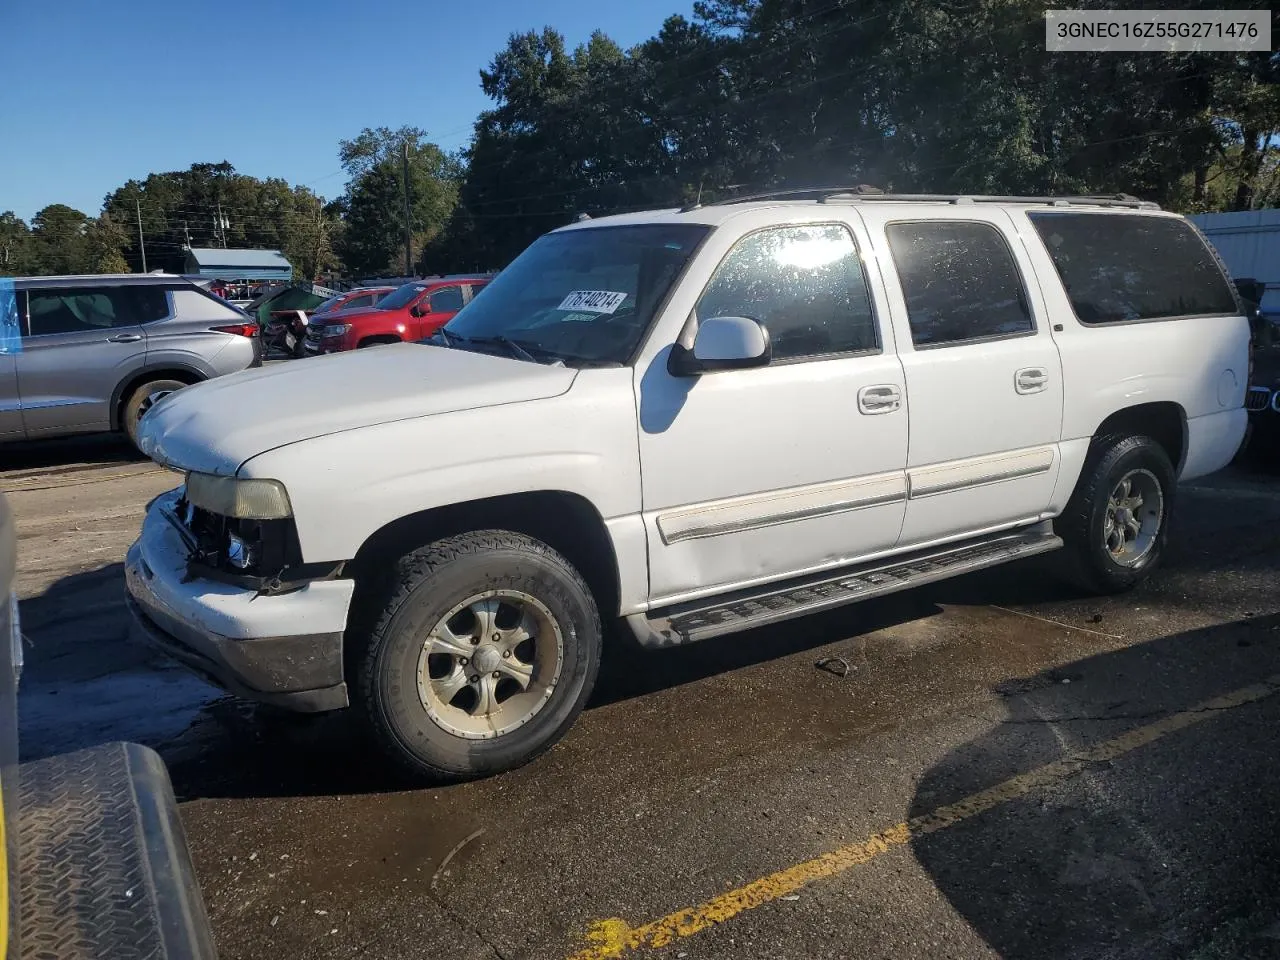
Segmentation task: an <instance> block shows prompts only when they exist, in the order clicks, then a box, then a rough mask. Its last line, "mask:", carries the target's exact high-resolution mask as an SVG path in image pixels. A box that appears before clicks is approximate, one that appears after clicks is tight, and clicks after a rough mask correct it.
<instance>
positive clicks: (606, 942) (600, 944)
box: [569, 674, 1280, 960]
mask: <svg viewBox="0 0 1280 960" xmlns="http://www.w3.org/2000/svg"><path fill="white" fill-rule="evenodd" d="M1277 691H1280V674H1276V675H1274V676H1271V677H1268V678H1267V679H1265V680H1263V681H1262V682H1260V683H1256V684H1253V685H1251V686H1248V687H1244V688H1242V689H1240V690H1236V691H1234V692H1233V693H1228V694H1225V695H1224V696H1221V697H1215V698H1214V699H1212V700H1206V701H1205V702H1204V703H1201V704H1198V705H1197V706H1194V707H1191V708H1190V709H1187V710H1183V711H1182V712H1181V713H1175V714H1172V715H1170V716H1168V717H1165V718H1164V719H1162V720H1157V721H1156V722H1155V723H1150V724H1147V725H1146V726H1143V727H1137V728H1135V729H1133V730H1130V731H1129V732H1128V733H1124V734H1121V735H1120V736H1118V737H1116V738H1115V739H1113V740H1105V741H1103V742H1102V743H1098V744H1095V745H1094V746H1092V747H1088V748H1087V749H1084V750H1080V751H1078V752H1076V753H1073V754H1071V755H1069V756H1066V757H1063V758H1062V759H1061V760H1055V761H1054V762H1052V763H1047V764H1045V765H1044V766H1042V767H1037V768H1036V769H1034V770H1028V771H1027V772H1026V773H1021V774H1018V775H1017V776H1016V777H1011V778H1009V779H1008V780H1005V781H1004V782H1003V783H998V784H996V785H995V786H994V787H990V788H989V789H987V790H982V791H979V792H978V793H974V794H970V795H969V796H967V797H965V798H964V799H962V800H959V801H957V802H956V803H952V804H948V805H946V806H944V807H939V808H938V809H937V810H934V811H933V812H932V813H927V814H924V815H923V816H919V817H913V818H912V819H911V820H908V821H906V822H905V823H898V824H895V825H894V826H892V827H890V828H889V829H887V830H882V831H881V832H879V833H876V834H872V835H871V836H870V837H867V838H866V839H864V840H860V841H858V842H857V843H851V844H849V845H847V846H843V847H840V848H839V849H837V850H832V851H831V852H830V853H824V854H823V855H822V856H820V857H815V858H814V859H812V860H806V861H804V862H803V863H797V864H795V865H794V866H791V867H786V868H785V869H782V870H778V871H777V872H775V873H771V874H768V875H767V876H763V877H760V878H759V879H758V880H753V881H752V882H751V883H748V884H746V885H745V886H742V887H738V888H737V889H736V890H730V891H728V892H727V893H722V894H719V895H718V896H715V897H712V898H711V899H710V900H708V901H706V902H705V903H701V904H699V905H697V906H694V907H686V908H685V909H683V910H677V911H676V912H675V913H670V914H667V916H665V917H661V918H659V919H657V920H652V921H650V922H649V923H646V924H643V925H642V926H639V927H633V926H631V925H630V924H629V923H627V921H626V920H622V919H619V918H617V917H614V918H610V919H608V920H598V921H596V922H595V923H593V924H592V925H591V927H590V929H589V930H588V931H587V934H586V938H585V939H586V941H587V944H588V945H587V946H586V947H584V948H583V949H582V950H579V951H578V952H577V953H575V954H573V955H572V956H571V957H570V958H569V960H610V958H613V957H621V956H622V955H623V954H625V953H627V952H628V951H631V950H637V949H639V948H641V947H665V946H667V945H669V944H670V943H672V942H673V941H675V940H677V939H680V938H683V937H691V936H693V935H694V934H695V933H699V932H701V931H703V930H706V929H707V928H708V927H713V926H715V925H716V924H719V923H724V922H725V921H726V920H730V919H732V918H733V917H736V916H737V915H738V914H740V913H743V912H745V911H747V910H754V909H755V908H756V907H761V906H764V905H765V904H766V903H771V902H773V901H775V900H778V899H779V898H781V897H785V896H787V895H788V894H791V893H794V892H795V891H796V890H799V889H800V888H801V887H805V886H808V885H809V884H811V883H813V882H814V881H816V880H823V879H826V878H827V877H833V876H835V875H836V874H840V873H844V872H845V871H847V870H851V869H853V868H854V867H857V866H860V865H861V864H864V863H866V862H868V861H869V860H873V859H875V858H876V857H878V856H880V855H881V854H884V853H888V852H889V851H890V850H893V849H894V848H896V847H900V846H902V845H903V844H905V843H908V842H909V841H910V840H912V839H913V838H915V837H921V836H925V835H926V834H930V833H933V832H934V831H937V830H942V829H945V828H946V827H950V826H953V825H955V824H957V823H959V822H960V821H962V820H967V819H969V818H970V817H975V816H977V815H978V814H980V813H985V812H986V811H987V810H990V809H992V808H993V807H998V806H1000V805H1001V804H1004V803H1008V802H1009V801H1010V800H1015V799H1017V798H1018V797H1021V796H1024V795H1026V794H1027V793H1030V792H1031V791H1032V790H1037V789H1039V788H1041V787H1047V786H1050V785H1052V784H1055V783H1058V782H1060V781H1063V780H1066V779H1067V778H1068V777H1071V776H1073V775H1075V774H1076V773H1079V772H1080V770H1082V769H1083V768H1084V767H1086V766H1088V765H1089V764H1091V763H1102V762H1105V761H1107V760H1113V759H1115V758H1116V757H1120V756H1123V755H1124V754H1126V753H1129V752H1130V751H1132V750H1136V749H1138V748H1139V747H1142V746H1146V745H1147V744H1149V743H1152V742H1153V741H1155V740H1159V739H1160V738H1161V737H1164V736H1167V735H1169V734H1171V733H1176V732H1177V731H1179V730H1183V729H1186V728H1187V727H1190V726H1194V725H1195V724H1197V723H1200V722H1202V721H1204V720H1207V719H1209V718H1210V717H1212V716H1214V715H1216V714H1217V713H1218V712H1220V711H1222V710H1230V709H1231V708H1233V707H1239V706H1242V705H1244V704H1247V703H1254V702H1256V701H1258V700H1263V699H1265V698H1267V697H1269V696H1271V695H1272V694H1274V693H1276V692H1277Z"/></svg>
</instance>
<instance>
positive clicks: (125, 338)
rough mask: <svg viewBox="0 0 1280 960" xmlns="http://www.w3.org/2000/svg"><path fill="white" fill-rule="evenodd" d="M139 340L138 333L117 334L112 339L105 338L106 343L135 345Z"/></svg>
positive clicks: (139, 335)
mask: <svg viewBox="0 0 1280 960" xmlns="http://www.w3.org/2000/svg"><path fill="white" fill-rule="evenodd" d="M141 339H142V334H140V333H117V334H116V335H115V336H114V337H107V343H137V342H138V341H139V340H141Z"/></svg>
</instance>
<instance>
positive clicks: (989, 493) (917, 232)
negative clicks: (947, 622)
mask: <svg viewBox="0 0 1280 960" xmlns="http://www.w3.org/2000/svg"><path fill="white" fill-rule="evenodd" d="M401 299H402V300H403V301H404V302H407V298H401ZM1248 362H1249V325H1248V320H1247V319H1246V317H1245V316H1244V315H1243V313H1242V306H1241V304H1240V302H1239V300H1238V299H1237V296H1236V293H1235V291H1234V289H1233V287H1232V286H1231V284H1230V283H1229V281H1228V280H1227V277H1226V275H1225V272H1224V271H1223V269H1222V267H1221V265H1220V263H1219V261H1218V260H1217V259H1216V258H1215V256H1214V254H1213V253H1212V251H1211V249H1210V248H1209V247H1208V245H1207V244H1206V243H1205V241H1204V239H1203V237H1202V236H1200V235H1199V233H1198V232H1197V231H1196V230H1195V229H1194V228H1193V227H1192V226H1191V225H1190V224H1189V223H1188V222H1187V221H1186V220H1185V219H1184V218H1182V217H1180V216H1177V215H1174V214H1171V213H1166V212H1163V211H1161V210H1159V208H1157V207H1156V206H1155V205H1153V204H1149V203H1143V202H1139V201H1136V200H1130V199H1119V198H1117V199H1106V198H1050V199H1026V200H1020V199H1015V198H983V197H955V198H945V197H943V198H940V197H910V196H890V195H868V196H863V195H858V194H856V193H853V192H848V193H842V192H840V191H829V192H827V193H818V192H797V193H792V194H783V195H780V196H770V197H766V198H763V199H759V198H756V199H753V198H747V199H744V200H741V201H728V202H724V203H717V204H711V205H706V206H694V207H692V208H688V209H685V210H681V211H678V212H677V211H670V210H667V211H654V212H647V213H633V214H627V215H623V216H615V217H607V218H602V219H595V220H590V219H585V220H583V221H582V222H579V223H574V224H571V225H569V226H566V227H563V228H561V229H559V230H556V231H554V232H552V233H549V234H547V235H545V236H543V237H541V238H540V239H539V240H537V241H536V242H535V243H534V244H532V245H531V246H530V247H529V248H528V249H527V250H525V251H524V253H522V254H521V255H520V256H519V257H518V258H517V259H516V260H515V261H514V262H513V263H512V264H511V265H510V266H509V267H508V268H507V269H505V270H504V271H503V272H502V273H501V274H499V275H498V276H497V278H496V279H495V280H494V281H493V283H492V284H490V285H489V287H488V288H487V289H486V290H485V292H484V294H483V295H481V296H480V297H479V298H477V299H475V300H473V301H472V302H471V303H470V304H468V305H467V306H465V307H464V308H463V309H462V311H461V312H460V313H459V314H458V315H457V316H456V317H454V318H453V319H452V320H451V321H450V322H449V323H448V324H446V325H445V326H444V327H442V328H441V330H440V331H439V334H438V335H437V336H436V337H435V338H433V339H432V340H431V342H429V343H421V344H402V345H397V346H391V347H387V348H385V349H383V350H379V351H373V352H363V353H356V354H351V355H347V356H342V357H329V358H325V359H323V360H316V361H313V362H308V363H302V364H292V365H289V367H287V368H285V369H281V370H263V371H260V372H255V373H251V374H247V375H245V376H243V377H239V378H237V379H236V382H235V384H234V385H230V384H228V385H226V386H223V385H221V384H219V383H218V382H216V381H215V382H212V383H208V384H202V385H200V386H198V387H194V388H192V389H189V390H185V391H183V392H182V393H180V394H177V395H175V396H172V397H169V398H167V399H166V400H164V401H163V402H162V403H161V404H159V405H158V406H157V408H156V409H155V411H154V412H153V413H152V414H151V415H150V416H148V417H147V419H146V420H144V421H143V426H142V446H143V449H144V450H146V451H147V452H148V453H149V454H150V455H151V456H152V457H153V458H155V460H156V461H157V462H159V463H162V464H165V465H167V466H169V467H171V468H174V469H177V470H182V471H186V483H185V485H184V486H182V487H180V488H179V489H177V490H176V491H174V492H173V493H171V494H169V495H166V496H162V497H160V498H159V499H157V500H156V501H155V502H153V504H152V505H151V507H150V509H149V510H148V512H147V515H146V518H145V520H144V521H143V525H142V531H141V535H140V537H139V539H138V540H137V542H136V543H135V544H134V545H133V546H132V547H131V548H130V550H129V554H128V558H127V561H126V579H127V583H128V592H129V602H130V604H131V606H132V609H133V610H134V612H135V613H136V615H137V617H138V619H139V621H140V622H141V623H142V624H143V625H144V627H145V629H146V630H147V631H148V633H149V635H150V636H151V637H152V639H153V641H154V642H155V643H156V644H158V645H159V646H160V647H161V648H162V649H165V650H168V651H170V652H171V653H172V654H173V655H174V656H176V657H178V658H179V659H182V660H183V661H185V662H186V663H188V664H190V665H191V666H193V667H194V669H196V670H197V671H199V672H200V673H201V674H202V675H205V676H209V677H213V678H215V679H217V680H218V681H220V682H221V683H223V684H224V685H226V686H227V687H228V688H229V689H231V690H233V691H235V692H237V693H239V694H241V695H244V696H247V697H251V698H255V699H258V700H264V701H267V702H270V703H274V704H278V705H281V706H285V707H290V708H292V709H295V710H303V711H320V710H331V709H336V708H340V707H345V706H347V705H348V703H353V704H354V705H355V706H356V707H357V708H358V709H357V711H356V712H357V714H358V715H363V717H364V718H365V719H366V721H367V722H368V725H369V728H370V729H371V730H372V731H373V732H374V735H375V736H376V738H377V740H378V742H379V743H380V744H381V745H382V747H383V749H384V750H385V751H386V753H387V755H388V756H389V757H390V758H391V759H392V760H393V761H394V762H396V763H397V764H399V765H400V766H402V767H403V768H405V769H406V770H408V771H410V772H411V773H414V774H417V775H420V776H427V777H430V778H435V779H458V778H466V777H474V776H477V775H482V774H487V773H493V772H495V771H499V770H504V769H508V768H510V767H513V766H516V765H518V764H520V763H523V762H525V761H527V760H529V759H530V758H532V757H534V756H536V755H538V754H539V753H541V752H542V751H543V750H546V749H547V748H548V747H549V746H551V745H552V744H553V743H555V742H556V741H557V740H558V739H559V738H560V737H561V736H562V735H563V734H564V733H565V731H566V730H567V729H568V728H569V726H570V725H571V724H572V723H573V720H574V718H575V717H576V716H577V714H578V712H579V711H580V710H581V709H582V707H583V705H584V704H585V703H586V701H587V698H588V697H589V696H590V694H591V689H592V685H593V684H594V682H595V679H596V672H597V669H598V667H599V665H600V658H601V656H602V651H603V648H604V644H605V639H604V637H605V631H603V630H602V621H615V620H617V621H621V622H623V623H625V624H626V625H627V626H628V627H629V628H630V629H631V631H632V632H633V633H634V635H635V637H636V638H637V640H638V641H639V642H640V643H641V644H643V645H645V646H648V647H666V646H671V645H674V644H683V643H689V642H691V641H696V640H701V639H703V638H706V637H713V636H717V635H720V634H728V633H734V632H738V631H744V630H747V629H749V628H752V627H756V626H760V625H763V624H770V623H776V622H778V621H782V620H787V619H791V618H794V617H799V616H803V615H805V614H809V613H813V612H816V611H820V610H827V609H830V608H832V607H836V606H839V605H842V604H847V603H852V602H855V601H859V600H864V599H866V598H869V597H875V596H880V595H882V594H886V593H890V592H893V591H896V590H903V589H906V588H909V587H913V586H916V585H918V584H923V583H928V582H930V581H934V580H939V579H942V578H946V577H951V576H955V575H958V574H962V573H965V572H968V571H971V570H976V569H979V568H982V567H989V566H992V565H994V564H998V563H1004V562H1006V561H1009V560H1014V559H1018V558H1022V557H1029V556H1032V555H1035V554H1042V553H1046V552H1048V551H1053V550H1058V549H1060V548H1066V549H1065V551H1064V554H1063V556H1064V557H1065V558H1066V559H1068V560H1070V561H1071V564H1072V566H1073V567H1074V570H1075V573H1076V575H1077V576H1078V578H1079V579H1080V580H1081V581H1082V582H1084V583H1087V584H1088V585H1090V586H1091V587H1092V588H1093V589H1094V590H1097V591H1100V592H1117V591H1123V590H1126V589H1128V588H1130V587H1132V586H1134V585H1135V584H1136V583H1138V582H1140V581H1141V580H1143V579H1144V578H1145V577H1147V576H1148V575H1149V574H1150V573H1151V571H1152V570H1153V569H1155V567H1156V566H1157V564H1158V563H1159V562H1160V559H1161V556H1162V555H1163V553H1164V550H1165V543H1166V531H1167V521H1168V519H1169V514H1170V511H1171V509H1172V507H1173V503H1174V499H1175V496H1176V487H1177V484H1178V482H1179V481H1180V480H1190V479H1192V478H1195V477H1199V476H1202V475H1205V474H1208V473H1212V472H1214V471H1216V470H1218V469H1220V468H1221V467H1223V466H1224V465H1226V464H1227V463H1228V462H1229V461H1230V460H1231V458H1232V456H1233V455H1234V453H1235V451H1236V448H1237V447H1238V446H1239V444H1240V441H1241V438H1242V436H1243V435H1244V430H1245V422H1246V413H1245V410H1244V398H1245V389H1246V386H1247V384H1246V379H1245V378H1246V371H1247V366H1248ZM277 409H279V410H287V411H288V412H287V414H285V415H281V416H278V417H272V418H270V419H263V418H262V417H260V416H258V415H257V412H258V411H261V410H277ZM741 642H743V643H749V642H750V639H749V638H748V637H745V636H744V637H743V639H742V641H741Z"/></svg>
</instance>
